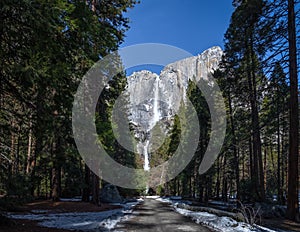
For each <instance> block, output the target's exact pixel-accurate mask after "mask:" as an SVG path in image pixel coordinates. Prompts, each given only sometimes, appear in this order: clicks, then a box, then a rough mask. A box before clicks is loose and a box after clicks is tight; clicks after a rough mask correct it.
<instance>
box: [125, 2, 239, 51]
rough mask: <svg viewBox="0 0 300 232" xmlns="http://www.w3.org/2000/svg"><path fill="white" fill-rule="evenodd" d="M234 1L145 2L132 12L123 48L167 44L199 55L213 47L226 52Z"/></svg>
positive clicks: (131, 10) (130, 12) (129, 15)
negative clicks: (225, 37) (226, 37)
mask: <svg viewBox="0 0 300 232" xmlns="http://www.w3.org/2000/svg"><path fill="white" fill-rule="evenodd" d="M231 3H232V1H231V0H209V1H206V0H141V3H140V4H138V5H136V6H135V7H134V8H133V9H130V10H129V12H128V13H127V14H126V16H128V17H129V19H130V29H129V30H128V31H127V32H126V38H125V41H124V43H123V44H122V45H121V47H124V46H129V45H134V44H138V43H164V44H169V45H172V46H176V47H179V48H181V49H184V50H186V51H188V52H190V53H191V54H193V55H197V54H199V53H201V52H202V51H204V50H206V49H207V48H209V47H212V46H215V45H218V46H220V47H222V48H223V36H224V33H225V31H226V29H227V27H228V26H229V22H230V16H231V14H232V12H233V7H232V4H231Z"/></svg>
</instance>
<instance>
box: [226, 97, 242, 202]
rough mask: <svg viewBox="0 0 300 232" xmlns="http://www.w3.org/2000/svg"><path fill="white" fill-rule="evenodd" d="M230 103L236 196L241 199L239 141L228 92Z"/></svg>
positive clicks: (229, 101)
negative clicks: (237, 140)
mask: <svg viewBox="0 0 300 232" xmlns="http://www.w3.org/2000/svg"><path fill="white" fill-rule="evenodd" d="M228 104H229V117H230V125H231V134H232V147H233V155H234V173H235V183H236V198H237V200H239V199H240V169H239V157H238V152H237V142H236V136H235V126H234V125H235V124H234V119H233V111H232V103H231V95H230V92H229V93H228Z"/></svg>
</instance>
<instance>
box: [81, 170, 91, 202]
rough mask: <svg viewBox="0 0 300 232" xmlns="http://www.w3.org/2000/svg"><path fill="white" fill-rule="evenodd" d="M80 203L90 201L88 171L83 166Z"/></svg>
mask: <svg viewBox="0 0 300 232" xmlns="http://www.w3.org/2000/svg"><path fill="white" fill-rule="evenodd" d="M82 201H84V202H89V201H90V169H89V167H88V166H87V165H86V164H84V187H83V190H82Z"/></svg>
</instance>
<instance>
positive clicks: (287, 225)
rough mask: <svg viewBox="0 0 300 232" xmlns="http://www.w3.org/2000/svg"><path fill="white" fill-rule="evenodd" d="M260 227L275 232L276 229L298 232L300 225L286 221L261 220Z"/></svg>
mask: <svg viewBox="0 0 300 232" xmlns="http://www.w3.org/2000/svg"><path fill="white" fill-rule="evenodd" d="M262 225H263V226H265V227H268V228H271V229H273V230H276V228H277V229H281V230H287V231H300V223H296V222H293V221H289V220H286V219H277V218H276V219H263V220H262Z"/></svg>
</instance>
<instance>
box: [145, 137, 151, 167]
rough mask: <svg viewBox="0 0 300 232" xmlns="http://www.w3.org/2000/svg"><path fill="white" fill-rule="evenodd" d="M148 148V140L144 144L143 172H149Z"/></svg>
mask: <svg viewBox="0 0 300 232" xmlns="http://www.w3.org/2000/svg"><path fill="white" fill-rule="evenodd" d="M148 147H149V140H146V143H145V146H144V158H145V162H144V170H145V171H149V170H150V164H149V153H148Z"/></svg>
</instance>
